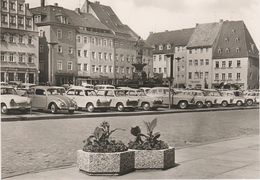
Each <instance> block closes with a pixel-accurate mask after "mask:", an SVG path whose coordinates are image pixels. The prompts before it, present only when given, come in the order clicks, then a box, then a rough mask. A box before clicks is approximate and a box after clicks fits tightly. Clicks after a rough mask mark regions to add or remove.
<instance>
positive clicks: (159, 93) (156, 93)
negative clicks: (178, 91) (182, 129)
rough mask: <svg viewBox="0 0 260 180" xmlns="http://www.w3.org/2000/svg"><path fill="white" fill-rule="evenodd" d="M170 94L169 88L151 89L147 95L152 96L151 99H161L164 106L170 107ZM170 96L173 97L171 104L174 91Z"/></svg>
mask: <svg viewBox="0 0 260 180" xmlns="http://www.w3.org/2000/svg"><path fill="white" fill-rule="evenodd" d="M169 92H170V91H169V88H167V87H154V88H151V89H150V90H149V91H148V93H147V94H146V95H147V96H150V97H157V98H160V99H162V100H163V105H164V106H168V105H169V104H170V99H169ZM170 96H171V102H172V98H173V91H172V90H171V92H170Z"/></svg>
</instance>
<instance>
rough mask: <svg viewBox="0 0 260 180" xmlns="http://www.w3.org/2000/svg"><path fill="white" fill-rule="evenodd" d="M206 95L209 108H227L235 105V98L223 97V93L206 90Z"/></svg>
mask: <svg viewBox="0 0 260 180" xmlns="http://www.w3.org/2000/svg"><path fill="white" fill-rule="evenodd" d="M203 92H204V95H205V96H206V100H205V104H206V106H207V107H211V106H212V105H221V106H222V107H226V106H228V105H230V104H233V98H232V97H229V96H223V95H222V94H221V92H219V91H217V90H204V91H203Z"/></svg>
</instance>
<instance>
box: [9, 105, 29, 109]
mask: <svg viewBox="0 0 260 180" xmlns="http://www.w3.org/2000/svg"><path fill="white" fill-rule="evenodd" d="M7 109H10V110H26V109H31V106H10V107H8V108H7Z"/></svg>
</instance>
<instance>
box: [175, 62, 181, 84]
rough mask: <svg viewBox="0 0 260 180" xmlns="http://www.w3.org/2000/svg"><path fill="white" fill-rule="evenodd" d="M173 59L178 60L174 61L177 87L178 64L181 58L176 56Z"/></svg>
mask: <svg viewBox="0 0 260 180" xmlns="http://www.w3.org/2000/svg"><path fill="white" fill-rule="evenodd" d="M175 59H176V60H177V61H176V62H178V63H176V86H177V88H178V80H179V79H177V78H178V75H179V71H178V65H179V61H180V60H181V59H182V58H180V57H176V58H175Z"/></svg>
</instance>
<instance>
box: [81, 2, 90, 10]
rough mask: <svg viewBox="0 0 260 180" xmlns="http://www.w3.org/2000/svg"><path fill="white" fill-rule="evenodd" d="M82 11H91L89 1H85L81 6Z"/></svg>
mask: <svg viewBox="0 0 260 180" xmlns="http://www.w3.org/2000/svg"><path fill="white" fill-rule="evenodd" d="M81 12H84V13H89V1H88V0H85V3H84V4H83V6H82V7H81Z"/></svg>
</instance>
